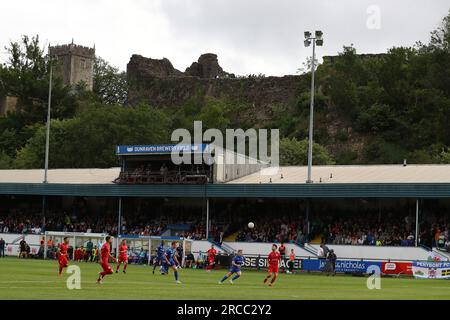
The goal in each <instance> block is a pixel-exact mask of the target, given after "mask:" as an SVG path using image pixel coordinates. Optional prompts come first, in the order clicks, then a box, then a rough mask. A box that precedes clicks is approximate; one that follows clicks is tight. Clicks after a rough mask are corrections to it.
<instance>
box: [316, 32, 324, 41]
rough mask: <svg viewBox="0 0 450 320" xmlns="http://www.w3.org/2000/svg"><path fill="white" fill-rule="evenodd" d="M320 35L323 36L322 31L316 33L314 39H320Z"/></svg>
mask: <svg viewBox="0 0 450 320" xmlns="http://www.w3.org/2000/svg"><path fill="white" fill-rule="evenodd" d="M322 35H323V32H322V31H320V30H319V31H316V39H318V40H319V39H322Z"/></svg>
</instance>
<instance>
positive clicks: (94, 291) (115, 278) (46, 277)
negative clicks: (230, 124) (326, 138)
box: [0, 257, 450, 300]
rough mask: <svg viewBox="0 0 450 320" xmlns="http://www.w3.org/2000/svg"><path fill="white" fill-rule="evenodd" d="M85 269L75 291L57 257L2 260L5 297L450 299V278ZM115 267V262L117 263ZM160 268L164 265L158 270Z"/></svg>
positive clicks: (0, 288)
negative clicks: (372, 280) (101, 276)
mask: <svg viewBox="0 0 450 320" xmlns="http://www.w3.org/2000/svg"><path fill="white" fill-rule="evenodd" d="M72 264H73V265H78V266H79V267H80V270H81V289H79V290H77V289H73V290H69V289H68V288H67V286H66V280H67V278H68V277H69V276H70V275H69V274H66V273H64V274H63V275H62V276H61V277H58V275H57V262H56V261H48V260H47V261H43V260H19V259H17V258H11V257H8V258H5V259H3V258H2V259H0V299H2V300H5V299H9V300H19V299H20V300H22V299H89V300H90V299H111V300H114V299H120V300H124V299H148V300H165V299H201V300H227V299H232V300H250V299H251V300H270V299H286V300H287V299H294V300H310V299H326V300H334V299H364V300H372V299H432V300H439V299H447V300H448V299H450V282H449V281H447V280H417V279H413V278H382V279H381V289H380V290H369V289H368V288H367V286H366V282H367V278H366V277H352V276H347V275H337V276H335V277H327V276H324V275H322V274H306V273H301V274H281V275H280V276H279V278H278V279H277V281H276V283H275V285H274V286H273V287H268V286H267V285H264V284H263V279H264V276H265V272H264V271H249V270H243V272H242V277H241V278H240V279H238V280H236V282H235V283H234V284H233V285H232V284H230V283H229V282H225V283H223V284H222V285H219V284H218V281H219V280H220V279H221V278H222V276H223V275H224V274H225V273H226V270H225V269H221V270H215V271H213V272H211V273H207V272H205V271H204V270H195V269H181V270H180V271H179V274H180V280H181V281H182V283H181V284H176V283H175V281H174V277H173V274H172V271H170V273H169V275H165V276H163V275H160V274H159V273H158V272H156V273H155V274H152V272H151V270H152V269H151V268H150V267H148V266H142V265H129V266H128V270H127V273H126V274H123V273H122V272H120V273H118V274H116V273H114V274H113V275H109V276H107V277H106V278H105V280H104V282H103V284H101V285H98V284H96V283H95V282H96V279H97V275H98V272H99V271H100V266H99V265H98V264H96V263H84V262H80V263H73V262H72ZM111 266H114V264H111ZM157 270H158V269H157Z"/></svg>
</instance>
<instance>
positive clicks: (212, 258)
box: [206, 245, 217, 272]
mask: <svg viewBox="0 0 450 320" xmlns="http://www.w3.org/2000/svg"><path fill="white" fill-rule="evenodd" d="M206 253H207V254H208V266H207V267H206V271H207V272H211V270H212V269H213V268H214V261H215V260H216V254H217V250H216V249H214V245H211V249H209V250H208V251H206Z"/></svg>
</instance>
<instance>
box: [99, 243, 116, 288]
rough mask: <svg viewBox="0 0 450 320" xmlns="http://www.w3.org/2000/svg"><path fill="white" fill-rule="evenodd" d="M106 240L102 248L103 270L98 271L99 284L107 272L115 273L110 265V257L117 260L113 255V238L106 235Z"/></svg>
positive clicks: (101, 260)
mask: <svg viewBox="0 0 450 320" xmlns="http://www.w3.org/2000/svg"><path fill="white" fill-rule="evenodd" d="M105 240H106V242H105V243H104V244H103V246H102V249H101V250H100V265H101V266H102V269H103V272H99V273H98V279H97V283H98V284H100V283H102V281H103V278H104V277H105V276H106V275H107V274H112V273H113V271H112V269H111V267H110V266H109V258H112V259H113V261H116V259H115V258H114V257H112V256H111V244H112V241H113V238H112V237H111V236H106V238H105Z"/></svg>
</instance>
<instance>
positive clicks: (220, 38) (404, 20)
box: [0, 0, 450, 75]
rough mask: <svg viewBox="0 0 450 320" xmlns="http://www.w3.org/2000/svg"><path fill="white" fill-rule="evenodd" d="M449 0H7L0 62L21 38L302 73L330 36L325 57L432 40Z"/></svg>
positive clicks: (244, 69)
mask: <svg viewBox="0 0 450 320" xmlns="http://www.w3.org/2000/svg"><path fill="white" fill-rule="evenodd" d="M449 9H450V2H449V1H448V0H371V1H367V0H314V1H303V0H39V1H36V0H0V12H1V18H0V50H1V52H0V58H1V59H2V60H4V58H5V50H4V47H5V46H6V45H7V44H8V43H9V41H10V40H17V39H19V38H20V36H21V35H23V34H27V35H35V34H39V36H40V38H41V41H42V44H43V45H44V44H48V42H50V43H51V44H65V43H70V42H71V40H72V38H73V39H74V42H75V43H76V44H80V45H85V46H93V45H94V43H95V46H96V52H97V55H99V56H101V57H103V58H105V59H106V60H108V61H109V62H110V63H111V64H113V65H115V66H117V67H119V68H120V69H122V70H125V69H126V64H127V63H128V61H129V59H130V56H131V55H132V54H133V53H137V54H141V55H143V56H146V57H152V58H162V57H166V58H168V59H169V60H170V61H171V62H172V64H173V65H174V66H175V67H176V68H178V69H180V70H181V71H184V70H185V68H186V67H188V66H189V65H190V64H191V63H192V62H193V61H196V60H197V59H198V57H199V55H200V54H202V53H205V52H214V53H216V54H218V56H219V63H220V64H221V65H222V67H223V68H224V69H225V70H226V71H228V72H234V73H236V74H241V75H244V74H249V73H253V74H258V73H264V74H266V75H284V74H295V73H296V72H297V69H298V68H299V67H301V65H302V63H303V62H304V61H305V60H306V57H307V56H308V55H311V48H305V47H304V46H303V31H305V30H311V31H313V30H322V31H323V32H324V39H325V43H324V46H323V47H321V48H318V55H319V57H321V56H323V55H335V54H337V53H338V52H339V51H341V50H342V46H343V45H350V44H354V46H355V47H356V49H357V51H358V52H359V53H378V52H386V50H387V49H388V48H390V47H392V46H401V45H403V46H411V45H413V44H414V43H415V42H416V41H418V40H421V41H423V42H427V41H428V39H429V33H430V31H432V30H433V29H435V28H436V27H437V26H438V25H439V23H440V21H441V20H442V18H443V17H444V16H445V15H446V14H447V13H448V11H449Z"/></svg>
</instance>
